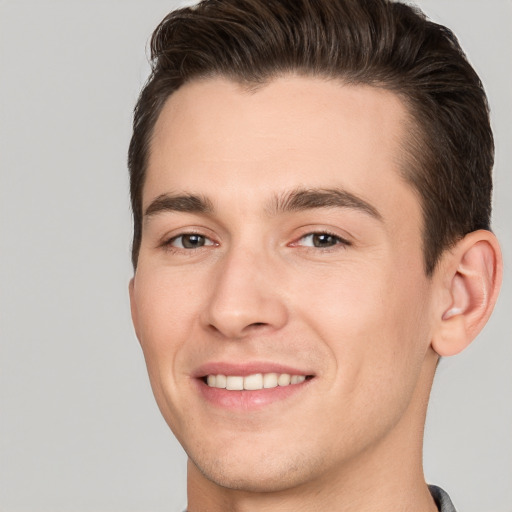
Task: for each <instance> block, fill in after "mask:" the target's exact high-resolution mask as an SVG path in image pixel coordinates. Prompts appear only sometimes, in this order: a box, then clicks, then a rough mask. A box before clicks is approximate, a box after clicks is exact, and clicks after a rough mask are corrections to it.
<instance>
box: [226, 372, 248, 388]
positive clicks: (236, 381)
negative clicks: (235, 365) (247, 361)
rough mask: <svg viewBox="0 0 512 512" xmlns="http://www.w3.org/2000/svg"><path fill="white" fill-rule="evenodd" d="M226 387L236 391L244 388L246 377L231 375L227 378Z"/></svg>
mask: <svg viewBox="0 0 512 512" xmlns="http://www.w3.org/2000/svg"><path fill="white" fill-rule="evenodd" d="M226 389H232V390H236V391H238V390H241V389H244V378H243V377H235V376H234V375H230V376H229V377H227V379H226Z"/></svg>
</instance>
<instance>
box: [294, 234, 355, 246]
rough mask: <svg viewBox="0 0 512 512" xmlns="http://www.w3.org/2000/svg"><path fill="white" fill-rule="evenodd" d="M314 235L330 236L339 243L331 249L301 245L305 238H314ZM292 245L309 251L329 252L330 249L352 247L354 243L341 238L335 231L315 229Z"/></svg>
mask: <svg viewBox="0 0 512 512" xmlns="http://www.w3.org/2000/svg"><path fill="white" fill-rule="evenodd" d="M314 235H328V236H332V237H333V238H335V239H336V240H337V243H336V244H334V245H332V246H330V247H323V248H322V247H313V246H307V245H302V244H300V243H299V242H300V241H301V240H303V239H304V238H307V237H310V236H314ZM290 245H291V246H292V247H295V246H299V247H306V248H308V249H315V250H318V249H323V250H329V249H334V248H336V247H337V246H342V247H346V246H350V245H352V242H351V241H350V240H347V238H345V237H343V236H341V235H340V234H338V233H334V232H333V231H330V230H329V229H314V230H311V231H308V232H306V233H304V234H303V235H301V236H300V237H298V238H297V239H296V240H295V241H294V242H292V243H291V244H290Z"/></svg>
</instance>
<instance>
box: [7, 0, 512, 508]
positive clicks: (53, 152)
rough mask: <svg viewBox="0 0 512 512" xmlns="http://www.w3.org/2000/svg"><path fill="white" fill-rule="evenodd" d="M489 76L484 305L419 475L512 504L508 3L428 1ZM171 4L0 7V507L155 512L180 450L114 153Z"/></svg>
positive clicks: (443, 376)
mask: <svg viewBox="0 0 512 512" xmlns="http://www.w3.org/2000/svg"><path fill="white" fill-rule="evenodd" d="M418 3H419V5H421V6H422V7H423V8H424V9H425V10H426V12H427V13H428V14H429V15H430V16H431V17H433V18H434V19H435V20H438V21H441V22H443V23H446V24H447V25H448V26H450V27H451V28H453V29H454V30H455V32H456V33H457V34H458V35H459V37H460V40H461V42H462V45H463V47H464V48H465V49H466V51H467V52H468V55H469V57H470V60H471V61H472V62H473V64H474V66H475V67H476V69H477V71H478V72H479V73H480V74H481V77H482V79H483V81H484V83H485V84H486V88H487V91H488V94H489V97H490V102H491V106H492V110H493V124H494V128H495V133H496V139H497V159H496V168H495V176H496V192H495V215H494V228H495V231H496V232H497V234H498V236H499V238H500V239H501V242H502V246H503V252H504V255H505V283H504V289H503V292H502V295H501V299H500V302H499V303H498V305H497V308H496V311H495V314H494V316H493V318H492V320H491V322H490V323H489V325H488V326H487V327H486V329H485V330H484V332H483V334H482V335H481V336H480V337H479V338H478V340H477V341H476V342H475V343H474V344H473V345H472V346H471V347H470V349H469V350H467V351H466V352H465V353H464V354H462V355H460V356H457V357H455V358H450V359H446V360H444V361H443V362H442V364H441V366H440V368H439V372H438V376H437V380H436V383H435V387H434V391H433V395H432V401H431V406H430V411H429V417H428V422H427V431H426V441H425V468H426V475H427V479H428V481H430V482H434V483H437V484H439V485H441V486H443V487H445V488H446V489H447V490H448V491H449V492H450V494H451V495H452V498H453V500H454V502H455V504H456V505H457V507H458V509H459V510H460V511H461V512H462V511H465V512H512V371H511V368H512V344H511V343H510V341H511V338H512V328H511V322H510V316H511V313H512V282H511V273H510V267H511V264H512V230H511V229H510V228H511V224H512V223H511V219H512V182H511V181H512V180H511V173H510V165H511V163H512V154H511V146H512V144H511V142H512V133H511V131H512V130H511V120H512V102H511V91H512V55H511V54H512V50H511V49H512V36H511V32H510V25H511V23H512V3H511V2H510V1H508V0H494V1H490V0H485V1H484V0H435V1H434V0H422V1H419V2H418ZM176 5H178V2H173V1H170V0H169V1H160V0H151V1H140V0H110V1H104V0H102V1H100V0H88V1H87V2H85V1H77V0H44V1H43V0H16V1H15V0H11V1H5V0H4V1H2V0H0V52H1V53H0V166H1V174H0V230H1V231H0V298H1V306H0V334H1V344H0V511H2V512H28V511H30V512H61V511H62V512H64V511H65V512H114V511H116V512H128V511H140V512H142V511H144V512H160V511H169V512H172V511H174V510H180V508H182V507H183V505H184V504H185V466H184V464H185V457H184V455H183V453H182V451H181V448H180V447H179V445H178V444H177V443H176V441H174V439H173V437H172V435H171V433H170V431H168V429H167V427H166V425H165V423H164V421H163V420H162V419H161V418H160V415H159V412H158V411H157V408H156V405H155V404H154V401H153V398H152V395H151V391H150V388H149V384H148V380H147V377H146V372H145V367H144V363H143V358H142V353H141V351H140V349H139V346H138V343H137V341H136V339H135V336H134V334H133V332H132V328H131V323H130V317H129V306H128V293H127V286H128V280H129V278H130V277H131V268H130V262H129V244H130V234H131V225H130V222H131V218H130V210H129V202H128V183H127V172H126V165H125V159H126V149H127V145H128V141H129V137H130V123H131V111H132V108H133V105H134V103H135V100H136V97H137V94H138V91H139V89H140V86H141V85H142V84H143V82H144V80H145V78H146V75H147V71H148V66H147V63H146V53H145V48H146V43H147V41H148V38H149V35H150V33H151V31H152V29H153V28H154V27H155V26H156V24H157V23H158V22H159V21H160V19H161V18H162V17H163V16H164V15H165V14H166V13H167V12H168V11H169V10H171V8H173V7H174V6H176Z"/></svg>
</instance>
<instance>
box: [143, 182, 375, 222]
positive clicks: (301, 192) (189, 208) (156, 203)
mask: <svg viewBox="0 0 512 512" xmlns="http://www.w3.org/2000/svg"><path fill="white" fill-rule="evenodd" d="M321 208H348V209H352V210H359V211H361V212H363V213H365V214H368V215H370V216H371V217H373V218H375V219H377V220H380V221H382V215H381V214H380V213H379V211H378V210H377V208H375V207H374V206H373V205H371V204H370V203H368V202H367V201H365V200H364V199H362V198H360V197H358V196H356V195H354V194H352V193H351V192H348V191H346V190H343V189H340V188H334V189H322V188H314V189H309V188H308V189H302V188H299V189H295V190H292V191H290V192H285V193H283V194H279V195H276V196H274V197H273V198H272V199H271V200H270V201H269V202H268V204H267V206H266V208H265V211H266V213H267V214H268V215H270V216H276V215H279V214H283V213H288V212H298V211H305V210H312V209H321ZM214 211H215V209H214V206H213V203H212V201H211V200H210V199H209V198H208V197H206V196H204V195H196V194H188V193H185V194H161V195H159V196H158V197H156V198H155V199H154V200H153V201H152V202H151V203H150V204H149V206H148V207H147V208H146V211H145V212H144V217H145V218H149V217H152V216H154V215H157V214H159V213H163V212H185V213H200V214H212V213H214Z"/></svg>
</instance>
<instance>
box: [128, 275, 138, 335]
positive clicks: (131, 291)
mask: <svg viewBox="0 0 512 512" xmlns="http://www.w3.org/2000/svg"><path fill="white" fill-rule="evenodd" d="M128 292H129V294H130V311H131V314H132V323H133V327H134V329H135V335H136V336H137V339H139V340H140V338H139V330H138V324H139V321H138V312H137V302H136V300H135V277H132V278H131V279H130V283H129V284H128Z"/></svg>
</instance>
